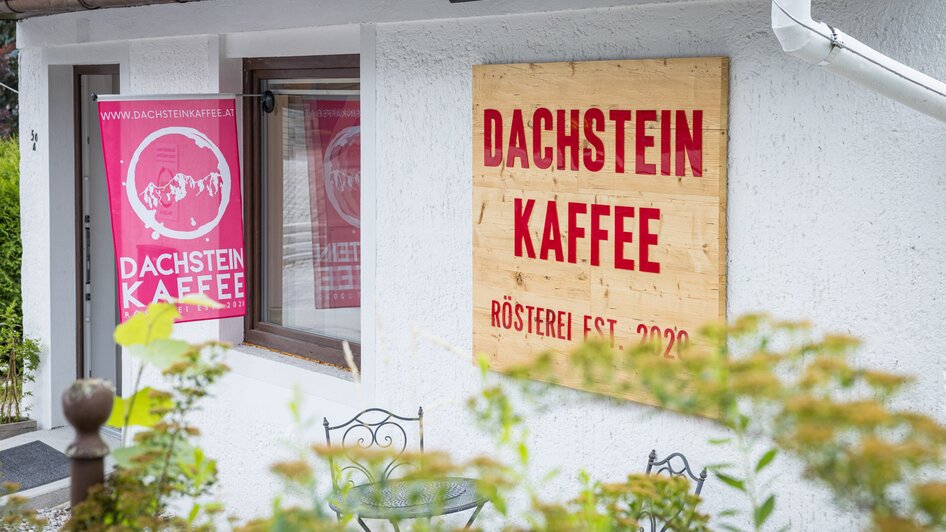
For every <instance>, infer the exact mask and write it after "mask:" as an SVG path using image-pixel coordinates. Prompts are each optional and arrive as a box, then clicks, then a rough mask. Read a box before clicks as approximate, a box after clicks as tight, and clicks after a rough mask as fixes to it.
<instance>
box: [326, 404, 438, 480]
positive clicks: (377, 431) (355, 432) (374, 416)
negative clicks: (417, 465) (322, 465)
mask: <svg viewBox="0 0 946 532" xmlns="http://www.w3.org/2000/svg"><path fill="white" fill-rule="evenodd" d="M415 422H416V423H417V445H418V448H419V449H420V452H424V408H423V407H421V408H418V409H417V417H402V416H399V415H396V414H394V413H391V412H389V411H387V410H384V409H382V408H369V409H367V410H363V411H361V412H359V413H358V414H357V415H356V416H355V417H353V418H351V419H349V420H348V421H346V422H345V423H342V424H341V425H334V426H333V425H330V424H329V422H328V419H327V418H322V425H323V426H324V427H325V443H326V445H328V446H329V447H332V446H333V445H338V446H341V447H342V448H344V449H349V448H350V449H358V450H365V449H377V450H386V451H390V452H391V453H392V456H391V458H390V460H389V461H387V462H385V463H383V464H382V467H381V469H380V471H379V470H378V469H377V468H372V467H370V466H368V465H366V464H364V463H361V462H359V461H358V460H357V459H356V458H355V457H353V456H351V455H349V454H347V453H346V454H345V456H346V457H347V459H348V462H349V464H347V465H344V466H337V465H336V463H335V460H334V459H333V458H329V467H330V468H331V469H332V488H334V489H335V490H338V489H339V487H340V485H341V484H344V483H345V482H348V483H350V484H351V485H353V486H354V485H356V482H355V480H356V479H355V478H352V475H354V476H356V477H357V476H359V475H360V476H362V477H364V481H365V482H369V483H370V482H382V481H385V480H387V479H388V478H390V477H391V475H392V474H393V473H394V471H395V470H396V469H397V468H399V467H401V466H402V465H405V462H404V461H402V460H401V455H402V454H404V452H405V451H407V448H408V445H409V443H410V439H411V438H410V437H409V436H408V435H407V432H408V431H407V430H406V429H405V426H407V425H408V424H412V423H415ZM333 434H335V436H336V440H335V442H334V443H333V441H332V435H333ZM345 475H348V476H347V478H344V477H345Z"/></svg>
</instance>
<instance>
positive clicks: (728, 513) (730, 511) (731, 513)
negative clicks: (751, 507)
mask: <svg viewBox="0 0 946 532" xmlns="http://www.w3.org/2000/svg"><path fill="white" fill-rule="evenodd" d="M734 515H739V510H737V509H735V508H730V509H728V510H723V511H722V512H719V513H718V514H716V516H717V517H732V516H734Z"/></svg>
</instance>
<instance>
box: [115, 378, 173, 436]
mask: <svg viewBox="0 0 946 532" xmlns="http://www.w3.org/2000/svg"><path fill="white" fill-rule="evenodd" d="M152 392H154V389H153V388H150V387H149V388H143V389H142V390H140V391H138V393H136V394H135V395H133V396H131V397H129V398H127V399H125V398H124V397H117V396H116V397H115V399H114V401H113V402H112V415H110V416H109V418H108V421H106V422H105V424H106V425H108V426H109V427H118V428H124V426H125V418H126V417H127V418H128V424H129V425H133V426H137V427H153V426H154V425H155V424H157V423H158V422H159V421H161V418H163V417H164V415H163V414H161V415H158V414H154V413H152V411H153V410H166V409H169V408H171V399H170V398H169V397H167V396H165V395H159V396H155V395H153V394H152ZM129 409H130V415H129Z"/></svg>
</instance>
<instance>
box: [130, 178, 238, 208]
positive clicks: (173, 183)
mask: <svg viewBox="0 0 946 532" xmlns="http://www.w3.org/2000/svg"><path fill="white" fill-rule="evenodd" d="M222 183H223V178H222V177H220V174H219V173H217V172H211V173H209V174H207V175H206V176H204V177H203V178H202V179H194V178H193V177H191V176H189V175H186V174H183V173H180V172H178V173H177V174H175V175H174V177H172V178H171V180H170V181H168V182H167V184H165V185H164V186H161V187H159V186H157V185H155V184H154V183H148V186H147V187H145V189H144V191H143V192H141V193H140V194H139V196H141V200H142V202H144V204H145V205H147V206H148V208H149V209H157V208H158V206H159V205H162V204H165V205H166V204H168V203H172V202H173V203H179V202H181V201H182V200H184V199H185V198H187V196H188V194H189V191H196V193H195V195H196V196H199V195H200V194H202V193H204V192H207V194H208V195H209V196H210V197H211V198H213V197H215V196H216V195H217V193H218V192H220V186H221V184H222Z"/></svg>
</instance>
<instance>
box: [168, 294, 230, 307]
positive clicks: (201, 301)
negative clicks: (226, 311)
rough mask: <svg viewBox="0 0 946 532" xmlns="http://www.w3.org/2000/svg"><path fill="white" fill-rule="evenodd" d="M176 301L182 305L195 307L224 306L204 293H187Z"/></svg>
mask: <svg viewBox="0 0 946 532" xmlns="http://www.w3.org/2000/svg"><path fill="white" fill-rule="evenodd" d="M175 302H176V303H178V304H180V305H192V306H195V307H207V308H223V305H221V304H220V303H217V302H216V301H214V300H213V299H210V298H209V297H207V296H205V295H204V294H187V295H186V296H184V297H181V298H178V299H177V300H175Z"/></svg>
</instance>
